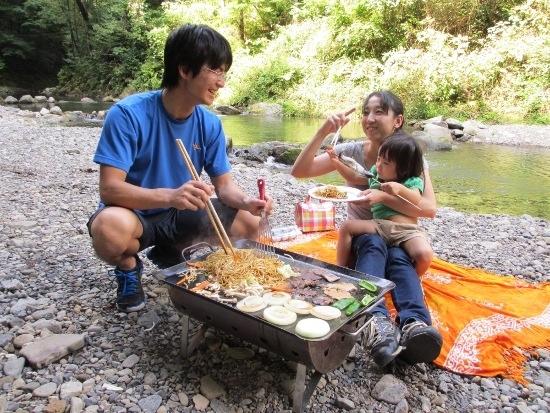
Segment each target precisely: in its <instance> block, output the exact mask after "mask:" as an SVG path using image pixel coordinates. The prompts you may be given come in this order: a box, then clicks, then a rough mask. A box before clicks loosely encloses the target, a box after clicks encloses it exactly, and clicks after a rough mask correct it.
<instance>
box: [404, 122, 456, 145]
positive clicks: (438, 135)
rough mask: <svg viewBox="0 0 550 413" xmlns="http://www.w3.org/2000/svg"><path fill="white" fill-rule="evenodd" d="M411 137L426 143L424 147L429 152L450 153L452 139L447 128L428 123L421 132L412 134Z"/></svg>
mask: <svg viewBox="0 0 550 413" xmlns="http://www.w3.org/2000/svg"><path fill="white" fill-rule="evenodd" d="M413 137H415V138H417V139H422V140H424V141H425V142H426V147H427V149H428V150H431V151H450V150H451V149H452V144H453V137H452V135H451V132H450V131H449V128H447V127H443V126H439V125H436V124H433V123H428V124H426V125H425V126H424V131H423V132H420V133H419V132H417V131H416V132H413Z"/></svg>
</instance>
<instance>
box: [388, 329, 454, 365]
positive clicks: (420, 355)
mask: <svg viewBox="0 0 550 413" xmlns="http://www.w3.org/2000/svg"><path fill="white" fill-rule="evenodd" d="M401 345H402V346H403V351H402V352H401V354H400V355H399V358H400V359H403V360H404V361H406V362H407V363H409V364H417V363H430V362H432V361H434V360H435V359H436V358H437V356H439V353H440V352H441V347H442V346H443V337H442V336H441V333H440V332H439V331H437V329H436V328H435V327H432V326H429V325H427V324H426V323H424V322H423V321H413V322H412V323H408V324H405V326H404V327H403V336H402V337H401Z"/></svg>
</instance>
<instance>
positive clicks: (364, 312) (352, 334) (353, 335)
mask: <svg viewBox="0 0 550 413" xmlns="http://www.w3.org/2000/svg"><path fill="white" fill-rule="evenodd" d="M382 301H384V297H380V299H378V300H376V302H375V303H373V304H371V305H370V306H369V307H368V310H371V309H373V308H375V307H376V306H377V305H378V304H380V303H381V302H382ZM366 314H368V312H366V311H362V312H361V313H359V314H357V315H356V316H355V317H353V318H352V319H350V320H349V321H348V322H347V323H346V324H344V325H347V324H352V323H353V322H354V320H355V319H356V318H359V317H363V316H364V315H366ZM372 320H374V317H372V316H371V317H370V318H369V319H368V320H367V321H365V323H363V325H362V326H361V327H359V328H358V329H357V330H355V331H354V332H353V333H349V332H347V331H343V330H342V329H341V328H340V330H338V332H339V333H342V334H345V335H348V336H350V337H353V338H355V339H357V338H358V336H359V335H360V334H361V332H362V331H363V330H364V329H365V328H366V327H367V326H368V325H369V324H370V323H371V322H372Z"/></svg>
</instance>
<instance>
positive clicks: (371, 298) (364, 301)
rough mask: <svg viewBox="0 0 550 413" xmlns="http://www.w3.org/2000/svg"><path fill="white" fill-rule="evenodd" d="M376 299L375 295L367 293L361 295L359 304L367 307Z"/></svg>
mask: <svg viewBox="0 0 550 413" xmlns="http://www.w3.org/2000/svg"><path fill="white" fill-rule="evenodd" d="M374 300H376V296H375V295H370V294H367V295H365V296H364V297H363V299H362V300H361V305H362V306H363V307H367V306H369V305H371V304H372V303H373V301H374Z"/></svg>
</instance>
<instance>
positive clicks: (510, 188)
mask: <svg viewBox="0 0 550 413" xmlns="http://www.w3.org/2000/svg"><path fill="white" fill-rule="evenodd" d="M323 121H324V120H323V119H287V118H284V119H266V118H262V117H252V116H226V117H222V122H223V125H224V129H225V131H226V134H227V135H228V136H231V138H232V139H233V144H234V145H235V146H246V145H250V144H253V143H257V142H269V141H282V142H294V143H302V144H305V143H306V142H308V141H309V139H311V137H312V136H313V134H314V133H315V131H316V130H317V128H318V127H319V126H320V125H321V124H322V122H323ZM342 136H343V137H344V138H345V139H361V137H362V136H364V134H363V132H362V130H361V125H360V124H359V122H351V123H350V124H348V125H346V127H345V128H344V129H343V130H342ZM426 158H427V160H428V163H429V167H430V175H431V178H432V181H433V185H434V188H435V191H436V199H437V202H438V206H446V207H452V208H455V209H457V210H459V211H464V212H471V213H486V214H509V215H523V214H529V215H532V216H536V217H540V218H545V219H549V220H550V149H544V148H539V147H516V146H501V145H486V144H474V143H457V144H455V145H454V146H453V149H452V150H451V151H429V152H428V153H426ZM317 180H318V181H320V182H323V183H333V184H342V183H343V180H342V179H341V177H340V176H339V175H338V174H337V173H332V174H329V175H327V176H324V177H320V178H317Z"/></svg>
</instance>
